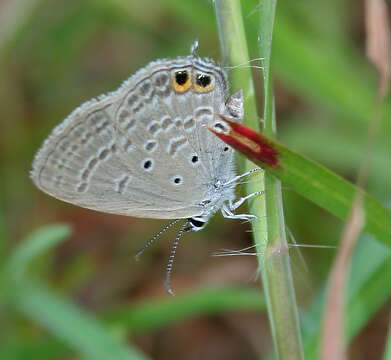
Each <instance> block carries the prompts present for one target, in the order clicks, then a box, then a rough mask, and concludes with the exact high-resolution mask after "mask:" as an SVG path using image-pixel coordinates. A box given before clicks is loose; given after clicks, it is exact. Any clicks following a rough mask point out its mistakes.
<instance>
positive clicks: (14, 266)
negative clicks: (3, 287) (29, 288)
mask: <svg viewBox="0 0 391 360" xmlns="http://www.w3.org/2000/svg"><path fill="white" fill-rule="evenodd" d="M70 233H71V230H70V227H69V226H68V225H62V224H56V225H49V226H45V227H43V228H40V229H38V230H36V231H34V232H33V233H32V234H30V235H28V236H27V237H26V238H25V239H24V240H23V241H22V242H21V244H20V245H19V246H18V247H17V248H16V249H15V250H14V252H13V254H12V255H11V257H10V259H9V260H8V263H7V264H6V267H7V270H8V274H9V275H10V276H12V278H13V279H15V280H16V281H18V280H19V279H20V278H21V277H22V276H23V275H24V273H25V272H26V269H27V267H28V265H29V264H30V262H31V261H32V260H34V259H35V258H36V257H38V256H40V255H42V254H43V253H45V252H47V251H48V250H50V249H52V248H54V247H55V246H57V245H58V244H59V243H61V242H62V241H63V240H64V239H66V238H67V237H68V236H69V235H70Z"/></svg>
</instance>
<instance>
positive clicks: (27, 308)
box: [12, 279, 147, 360]
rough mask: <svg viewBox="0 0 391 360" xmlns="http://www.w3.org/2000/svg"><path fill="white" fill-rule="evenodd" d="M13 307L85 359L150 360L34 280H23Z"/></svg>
mask: <svg viewBox="0 0 391 360" xmlns="http://www.w3.org/2000/svg"><path fill="white" fill-rule="evenodd" d="M12 306H13V307H14V308H15V309H16V310H17V311H18V312H19V313H20V314H22V315H24V316H25V317H27V318H28V319H30V320H31V321H33V322H35V323H36V324H38V325H40V326H42V327H43V328H45V329H46V330H48V331H50V332H51V333H52V334H53V335H54V336H55V337H57V338H58V339H61V340H63V341H64V342H65V343H67V344H68V345H69V346H70V347H71V348H72V349H73V350H74V351H76V352H77V353H79V354H81V355H82V356H83V357H85V358H86V359H93V360H100V359H101V360H107V359H116V360H142V359H147V357H146V356H144V355H143V354H142V353H141V352H139V351H138V350H136V349H135V348H132V347H130V346H125V344H123V342H122V341H120V340H119V339H117V338H116V337H115V336H114V335H113V334H110V332H109V331H108V329H105V328H104V326H103V325H102V324H101V323H100V321H98V320H97V319H96V318H94V317H93V316H91V315H89V314H87V313H86V312H85V311H83V310H82V309H81V308H79V307H77V306H76V305H74V304H72V303H71V302H69V301H68V300H66V299H64V298H62V297H60V296H59V295H57V294H54V293H53V292H52V291H51V290H49V289H47V288H46V287H45V286H44V285H42V284H39V283H37V282H35V281H32V280H31V279H28V280H27V279H23V280H22V281H20V283H19V286H18V291H16V292H15V293H14V295H13V302H12Z"/></svg>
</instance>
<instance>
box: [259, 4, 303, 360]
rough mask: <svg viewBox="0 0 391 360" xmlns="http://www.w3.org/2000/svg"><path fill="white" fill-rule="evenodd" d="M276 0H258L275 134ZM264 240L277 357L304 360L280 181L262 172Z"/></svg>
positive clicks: (267, 117)
mask: <svg viewBox="0 0 391 360" xmlns="http://www.w3.org/2000/svg"><path fill="white" fill-rule="evenodd" d="M276 5H277V0H260V1H259V14H260V15H259V16H260V17H259V21H260V27H259V51H260V56H261V57H263V60H262V65H263V71H262V73H263V87H264V111H263V120H264V129H263V132H264V134H265V135H268V136H270V137H276V134H277V126H276V118H275V106H274V93H273V76H272V74H273V73H272V64H271V53H272V38H273V26H274V18H275V12H276ZM265 199H266V210H267V217H266V222H267V229H268V233H267V235H268V243H267V250H266V252H265V256H264V263H263V268H262V270H263V271H262V280H263V286H264V289H265V293H266V298H267V299H268V305H269V307H268V311H269V319H270V324H271V328H272V333H273V339H274V342H275V346H276V352H277V356H278V358H279V359H304V353H303V346H302V341H301V334H300V325H299V315H298V311H297V305H296V297H295V290H294V286H293V278H292V271H291V266H290V259H289V249H288V244H287V240H286V231H285V220H284V211H283V203H282V192H281V181H280V180H279V179H277V178H276V177H274V176H273V175H272V174H271V173H269V172H266V174H265Z"/></svg>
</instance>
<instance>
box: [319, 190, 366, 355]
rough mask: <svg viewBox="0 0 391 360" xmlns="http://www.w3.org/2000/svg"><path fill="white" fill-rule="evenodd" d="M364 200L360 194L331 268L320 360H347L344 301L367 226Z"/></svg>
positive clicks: (355, 201)
mask: <svg viewBox="0 0 391 360" xmlns="http://www.w3.org/2000/svg"><path fill="white" fill-rule="evenodd" d="M364 221H365V215H364V212H363V208H362V197H361V196H360V195H359V194H357V195H356V198H355V200H354V202H353V207H352V212H351V215H350V217H349V220H348V221H347V222H346V225H345V228H344V231H343V233H342V240H341V246H340V248H339V250H338V253H337V255H336V258H335V260H334V264H333V267H332V271H331V275H330V282H329V287H328V292H327V299H326V309H325V312H324V323H323V333H322V342H321V343H322V346H321V359H322V360H330V359H333V360H343V359H345V345H344V328H345V325H344V300H345V288H346V280H347V276H346V275H347V274H348V269H349V264H350V258H351V255H352V252H353V249H354V246H355V244H356V241H357V238H358V236H359V235H360V232H361V230H362V228H363V226H364Z"/></svg>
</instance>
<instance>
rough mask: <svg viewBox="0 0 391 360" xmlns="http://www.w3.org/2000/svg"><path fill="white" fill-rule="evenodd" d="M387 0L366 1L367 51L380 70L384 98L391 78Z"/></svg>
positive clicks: (380, 91) (380, 82)
mask: <svg viewBox="0 0 391 360" xmlns="http://www.w3.org/2000/svg"><path fill="white" fill-rule="evenodd" d="M388 15H389V13H388V7H387V4H386V0H366V1H365V26H366V35H367V39H366V51H367V56H368V58H369V59H370V60H371V61H372V63H373V65H374V66H375V67H376V69H377V70H378V72H379V89H378V91H379V93H378V95H379V96H380V97H381V98H383V97H384V96H385V94H386V93H387V91H388V84H389V78H390V71H391V69H390V40H391V37H390V24H389V20H388Z"/></svg>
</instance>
